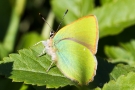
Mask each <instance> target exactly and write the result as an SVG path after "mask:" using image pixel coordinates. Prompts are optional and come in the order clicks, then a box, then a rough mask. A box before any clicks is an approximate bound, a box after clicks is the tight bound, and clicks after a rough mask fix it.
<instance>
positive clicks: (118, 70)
mask: <svg viewBox="0 0 135 90" xmlns="http://www.w3.org/2000/svg"><path fill="white" fill-rule="evenodd" d="M130 72H135V68H134V67H131V66H129V65H123V64H118V65H117V66H115V67H114V69H113V70H112V72H111V73H110V78H111V79H112V80H115V81H116V80H117V79H118V77H119V76H121V75H127V74H128V73H130Z"/></svg>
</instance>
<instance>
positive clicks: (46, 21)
mask: <svg viewBox="0 0 135 90" xmlns="http://www.w3.org/2000/svg"><path fill="white" fill-rule="evenodd" d="M39 16H40V17H41V18H42V19H43V21H44V22H45V23H47V25H48V26H49V27H50V29H51V31H53V29H52V27H51V26H50V25H49V23H48V22H47V21H46V20H45V18H44V17H43V15H42V14H41V13H39Z"/></svg>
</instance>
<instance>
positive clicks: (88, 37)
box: [53, 15, 98, 54]
mask: <svg viewBox="0 0 135 90" xmlns="http://www.w3.org/2000/svg"><path fill="white" fill-rule="evenodd" d="M64 39H70V40H73V41H75V42H78V43H80V44H83V45H84V46H85V47H87V48H88V49H90V51H91V52H92V53H93V54H96V52H97V43H98V24H97V19H96V17H95V16H94V15H89V16H85V17H83V18H80V19H78V20H77V21H75V22H73V23H71V24H69V25H67V26H65V27H63V28H62V29H60V30H59V31H58V32H57V33H56V35H55V36H54V38H53V40H54V42H55V43H57V42H59V41H60V40H64Z"/></svg>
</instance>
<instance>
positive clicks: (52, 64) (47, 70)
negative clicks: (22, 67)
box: [46, 61, 55, 72]
mask: <svg viewBox="0 0 135 90" xmlns="http://www.w3.org/2000/svg"><path fill="white" fill-rule="evenodd" d="M54 62H55V61H52V63H51V64H50V66H49V67H48V69H47V70H46V72H48V71H49V70H50V69H51V67H52V65H53V64H54Z"/></svg>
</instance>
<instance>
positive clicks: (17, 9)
mask: <svg viewBox="0 0 135 90" xmlns="http://www.w3.org/2000/svg"><path fill="white" fill-rule="evenodd" d="M25 2H26V0H16V2H15V6H14V7H13V11H12V13H11V19H10V23H9V26H8V30H7V33H6V36H5V38H4V42H3V45H4V47H5V48H6V49H7V50H8V52H11V51H13V48H14V44H15V38H16V34H17V31H18V27H19V22H20V19H21V15H22V13H23V10H24V7H25Z"/></svg>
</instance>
